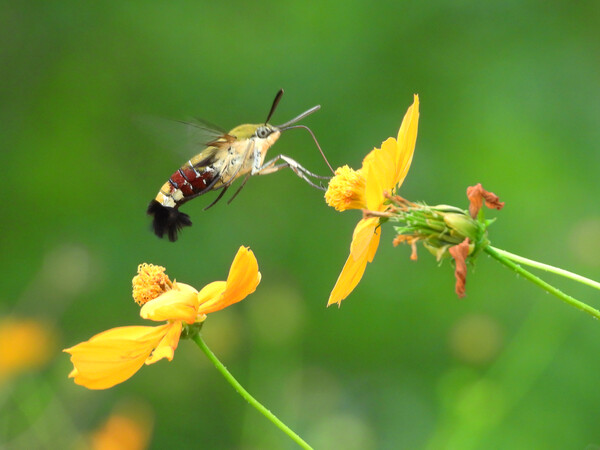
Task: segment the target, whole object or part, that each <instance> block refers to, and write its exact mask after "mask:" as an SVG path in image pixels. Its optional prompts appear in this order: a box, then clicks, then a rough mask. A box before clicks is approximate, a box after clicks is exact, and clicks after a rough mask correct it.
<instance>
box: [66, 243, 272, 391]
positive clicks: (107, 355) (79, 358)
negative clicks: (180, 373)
mask: <svg viewBox="0 0 600 450" xmlns="http://www.w3.org/2000/svg"><path fill="white" fill-rule="evenodd" d="M260 278H261V275H260V272H259V271H258V263H257V261H256V258H255V257H254V253H252V251H251V250H249V249H248V248H246V247H240V249H239V250H238V252H237V255H236V256H235V259H234V260H233V263H232V265H231V269H230V270H229V276H228V277H227V281H216V282H214V283H210V284H208V285H207V286H205V287H204V288H203V289H202V290H201V291H200V292H198V291H197V290H196V289H194V288H193V287H192V286H188V285H187V284H184V283H178V282H171V281H170V280H169V279H168V277H167V276H166V275H165V274H164V268H163V267H160V266H153V265H150V264H141V265H140V266H139V268H138V275H136V277H135V278H134V279H133V294H134V299H135V300H136V302H138V303H140V304H143V306H142V308H141V310H140V316H141V317H142V318H144V319H149V320H153V321H158V322H160V321H167V323H166V324H164V325H159V326H156V327H150V326H128V327H119V328H113V329H111V330H108V331H105V332H103V333H100V334H97V335H96V336H94V337H92V338H91V339H90V340H88V341H86V342H82V343H81V344H77V345H75V346H74V347H71V348H68V349H66V350H64V351H65V352H67V353H69V354H70V355H71V362H72V363H73V366H74V368H73V370H72V372H71V373H70V374H69V377H70V378H73V379H74V381H75V383H77V384H80V385H82V386H85V387H87V388H88V389H107V388H110V387H112V386H114V385H116V384H118V383H122V382H123V381H125V380H127V379H128V378H130V377H131V376H132V375H133V374H134V373H136V372H137V371H138V370H139V369H140V368H141V367H142V366H143V365H144V364H153V363H155V362H157V361H159V360H161V359H162V358H167V359H168V360H169V361H171V360H172V359H173V355H174V353H175V349H176V348H177V345H178V343H179V337H180V335H181V330H182V328H183V322H185V323H187V324H193V323H197V322H202V321H204V320H205V319H206V314H208V313H211V312H215V311H219V310H221V309H223V308H226V307H227V306H229V305H231V304H233V303H237V302H239V301H241V300H243V299H244V298H245V297H246V296H247V295H249V294H251V293H252V292H254V291H255V290H256V287H257V286H258V284H259V283H260Z"/></svg>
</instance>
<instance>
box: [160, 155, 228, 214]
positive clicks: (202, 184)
mask: <svg viewBox="0 0 600 450" xmlns="http://www.w3.org/2000/svg"><path fill="white" fill-rule="evenodd" d="M190 163H191V161H188V162H187V163H186V164H184V165H183V166H181V167H180V168H179V169H177V170H176V171H175V172H174V173H173V175H171V176H170V177H169V180H168V181H167V182H166V183H165V184H163V186H162V187H161V188H160V191H159V192H158V194H157V196H156V198H155V200H156V201H157V202H159V203H160V204H161V205H163V206H168V207H171V208H177V207H179V206H181V205H182V204H183V203H185V202H186V201H187V200H189V199H190V198H192V197H195V196H197V195H200V194H203V193H204V192H206V191H207V190H210V189H211V188H212V187H213V185H214V181H215V177H216V176H217V173H216V170H215V169H214V168H213V167H212V166H204V167H200V168H195V167H193V166H192V165H191V164H190Z"/></svg>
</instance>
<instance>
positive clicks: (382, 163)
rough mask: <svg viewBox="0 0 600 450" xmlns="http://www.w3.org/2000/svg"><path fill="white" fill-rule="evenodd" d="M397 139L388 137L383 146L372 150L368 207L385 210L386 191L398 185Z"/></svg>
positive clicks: (367, 173)
mask: <svg viewBox="0 0 600 450" xmlns="http://www.w3.org/2000/svg"><path fill="white" fill-rule="evenodd" d="M397 147H398V146H397V144H396V139H394V138H388V139H387V140H385V141H384V142H383V143H382V144H381V148H380V149H379V148H378V149H375V150H373V151H372V152H371V155H372V156H371V158H370V161H369V164H368V165H367V166H366V168H365V169H366V197H367V209H370V210H371V211H383V210H384V209H385V207H384V205H383V202H384V201H385V197H384V196H383V192H384V191H388V192H389V193H391V191H392V189H393V188H394V187H395V186H396V178H395V176H396V151H397Z"/></svg>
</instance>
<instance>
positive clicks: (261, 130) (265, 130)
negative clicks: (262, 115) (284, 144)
mask: <svg viewBox="0 0 600 450" xmlns="http://www.w3.org/2000/svg"><path fill="white" fill-rule="evenodd" d="M269 134H271V130H269V129H268V128H267V127H260V128H259V129H258V130H256V135H257V136H258V137H259V138H261V139H264V138H266V137H267V136H268V135H269Z"/></svg>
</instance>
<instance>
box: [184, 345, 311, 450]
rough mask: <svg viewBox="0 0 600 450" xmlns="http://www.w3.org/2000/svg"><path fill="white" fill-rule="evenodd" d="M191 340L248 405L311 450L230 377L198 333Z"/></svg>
mask: <svg viewBox="0 0 600 450" xmlns="http://www.w3.org/2000/svg"><path fill="white" fill-rule="evenodd" d="M191 338H192V340H193V341H194V342H195V343H196V344H197V345H198V347H200V350H202V351H203V352H204V354H205V355H206V356H207V357H208V359H210V361H211V362H212V363H213V364H214V366H215V367H216V368H217V370H218V371H219V372H221V374H222V375H223V376H224V377H225V379H226V380H227V381H228V382H229V384H231V386H233V388H234V389H235V390H236V391H237V392H238V394H240V395H241V396H242V397H243V398H244V399H245V400H246V401H247V402H248V403H250V405H252V406H254V408H256V409H257V410H258V411H259V412H260V413H262V415H263V416H265V417H266V418H267V419H269V420H270V421H271V422H273V423H274V424H275V426H277V427H278V428H279V429H280V430H281V431H283V432H284V433H285V434H287V435H288V436H289V437H290V438H291V439H292V440H293V441H294V442H295V443H296V444H298V445H299V446H300V447H302V448H304V449H312V447H311V446H310V445H308V444H307V443H306V442H304V440H302V438H301V437H300V436H298V435H297V434H296V433H294V432H293V431H292V430H291V429H290V428H289V427H288V426H287V425H286V424H285V423H283V422H282V421H281V420H279V419H278V418H277V417H276V416H275V414H273V413H272V412H271V411H269V410H268V409H267V408H265V407H264V406H263V405H262V404H260V403H259V402H258V400H256V399H255V398H254V397H252V396H251V395H250V393H249V392H248V391H247V390H246V389H244V388H243V387H242V385H241V384H240V383H239V382H238V381H237V380H236V379H235V378H234V377H233V375H231V373H230V372H229V371H228V370H227V368H226V367H225V366H224V365H223V363H222V362H221V361H219V359H218V358H217V357H216V356H215V354H214V353H213V352H212V351H211V350H210V349H209V348H208V346H207V345H206V343H205V342H204V341H203V340H202V337H201V336H200V333H196V334H194V335H193V336H191Z"/></svg>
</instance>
